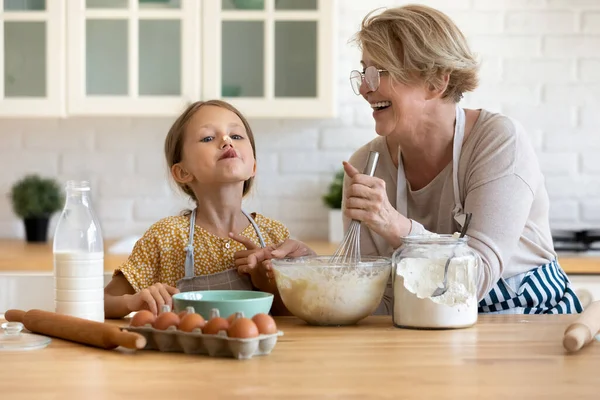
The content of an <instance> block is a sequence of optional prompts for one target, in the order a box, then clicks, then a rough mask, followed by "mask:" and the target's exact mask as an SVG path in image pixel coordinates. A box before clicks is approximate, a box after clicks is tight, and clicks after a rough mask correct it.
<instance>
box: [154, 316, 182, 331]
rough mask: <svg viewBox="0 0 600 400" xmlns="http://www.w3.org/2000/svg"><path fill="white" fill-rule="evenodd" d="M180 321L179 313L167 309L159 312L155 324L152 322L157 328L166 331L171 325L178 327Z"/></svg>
mask: <svg viewBox="0 0 600 400" xmlns="http://www.w3.org/2000/svg"><path fill="white" fill-rule="evenodd" d="M179 321H180V320H179V316H178V315H177V314H175V313H174V312H171V311H167V312H162V313H160V314H158V317H156V321H154V324H152V326H153V327H154V328H156V329H160V330H161V331H164V330H166V329H168V328H169V327H171V326H174V327H175V328H177V327H178V326H179Z"/></svg>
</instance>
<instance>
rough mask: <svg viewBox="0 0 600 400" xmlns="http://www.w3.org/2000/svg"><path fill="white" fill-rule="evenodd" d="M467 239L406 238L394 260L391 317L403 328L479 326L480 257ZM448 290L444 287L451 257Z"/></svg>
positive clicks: (455, 237)
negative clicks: (435, 293) (478, 282)
mask: <svg viewBox="0 0 600 400" xmlns="http://www.w3.org/2000/svg"><path fill="white" fill-rule="evenodd" d="M468 240H469V239H468V237H467V236H465V237H463V238H458V237H457V236H456V235H433V236H429V235H428V236H408V237H405V238H404V243H403V245H402V246H401V247H400V248H399V249H397V250H396V251H395V252H394V254H393V256H392V287H393V292H394V302H393V306H392V310H393V311H392V319H393V322H394V325H395V326H396V327H399V328H418V329H449V328H466V327H469V326H472V325H474V324H475V323H476V322H477V308H478V300H477V279H478V273H477V268H478V261H479V257H478V256H477V254H476V253H475V252H474V251H473V250H471V248H469V246H468V245H467V243H468ZM449 258H451V260H450V263H449V265H448V276H447V286H446V287H447V291H446V292H445V293H444V294H442V295H440V296H432V295H433V293H434V292H435V290H436V289H437V288H438V287H443V286H444V285H443V279H444V267H445V265H446V262H447V261H448V259H449Z"/></svg>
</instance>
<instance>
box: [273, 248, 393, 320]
mask: <svg viewBox="0 0 600 400" xmlns="http://www.w3.org/2000/svg"><path fill="white" fill-rule="evenodd" d="M330 258H331V256H307V257H298V258H285V259H273V260H271V262H272V264H273V270H274V273H275V282H276V284H277V289H278V290H279V294H280V295H281V300H282V301H283V304H284V305H285V306H286V307H287V309H288V310H289V311H290V312H291V313H292V314H293V315H295V316H296V317H298V318H300V319H302V320H304V321H305V322H307V323H308V324H311V325H338V326H339V325H353V324H356V323H357V322H358V321H360V320H361V319H363V318H365V317H367V316H369V315H371V314H373V312H375V310H376V309H377V307H378V306H379V304H380V303H381V299H382V298H383V293H384V291H385V288H386V285H387V282H388V279H389V278H390V274H391V270H392V260H391V259H390V258H386V257H362V258H361V262H360V263H358V264H357V265H356V266H349V265H332V264H331V262H330Z"/></svg>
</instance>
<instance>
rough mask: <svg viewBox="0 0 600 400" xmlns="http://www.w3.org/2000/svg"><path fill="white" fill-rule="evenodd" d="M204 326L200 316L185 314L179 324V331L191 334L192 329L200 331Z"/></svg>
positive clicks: (204, 322) (204, 323)
mask: <svg viewBox="0 0 600 400" xmlns="http://www.w3.org/2000/svg"><path fill="white" fill-rule="evenodd" d="M204 325H206V321H205V320H204V318H202V315H200V314H196V313H187V314H186V315H185V316H184V317H183V318H182V319H181V322H180V323H179V330H180V331H184V332H192V331H193V330H194V329H196V328H199V329H202V328H203V327H204Z"/></svg>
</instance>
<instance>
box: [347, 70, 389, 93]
mask: <svg viewBox="0 0 600 400" xmlns="http://www.w3.org/2000/svg"><path fill="white" fill-rule="evenodd" d="M381 72H387V70H385V69H379V68H377V67H374V66H370V67H367V68H366V69H365V72H360V71H357V70H354V71H352V72H350V85H351V86H352V90H353V91H354V93H356V95H359V94H360V87H361V85H362V82H363V80H364V81H365V82H366V83H367V87H368V88H369V90H370V91H371V92H374V91H376V90H377V89H378V88H379V74H380V73H381Z"/></svg>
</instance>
